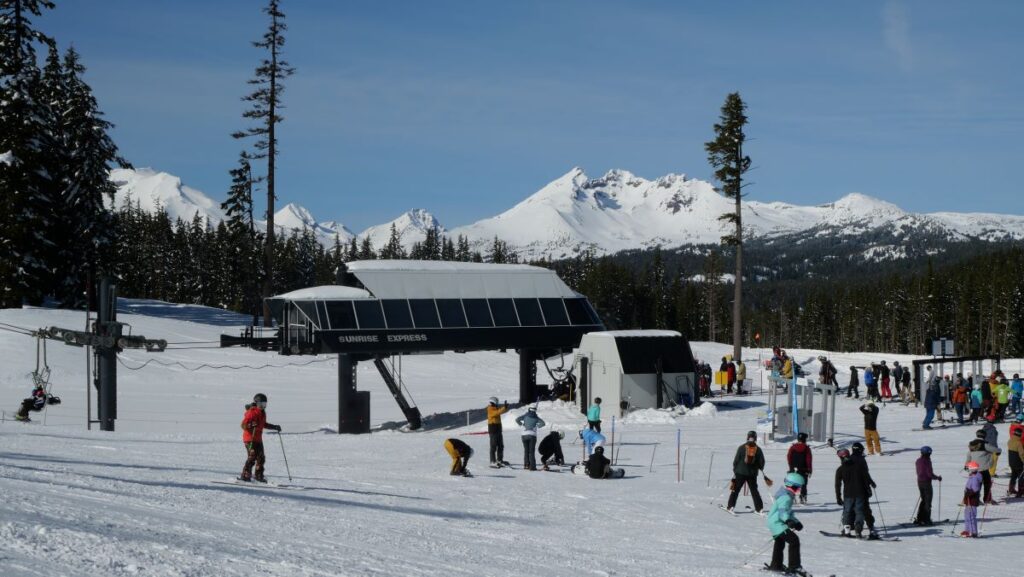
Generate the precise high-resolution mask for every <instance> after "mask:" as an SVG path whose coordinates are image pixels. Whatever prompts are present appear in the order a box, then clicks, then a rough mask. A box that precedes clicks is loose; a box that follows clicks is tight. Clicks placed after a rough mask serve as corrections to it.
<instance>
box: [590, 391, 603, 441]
mask: <svg viewBox="0 0 1024 577" xmlns="http://www.w3.org/2000/svg"><path fill="white" fill-rule="evenodd" d="M587 425H589V426H590V428H591V429H592V430H594V431H597V432H598V433H600V432H601V397H597V398H596V399H594V404H593V405H590V408H589V409H587Z"/></svg>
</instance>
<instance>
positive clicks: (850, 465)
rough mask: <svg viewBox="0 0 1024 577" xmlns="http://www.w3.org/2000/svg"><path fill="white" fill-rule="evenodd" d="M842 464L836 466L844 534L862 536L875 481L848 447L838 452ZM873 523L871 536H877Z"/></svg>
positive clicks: (837, 500) (870, 527)
mask: <svg viewBox="0 0 1024 577" xmlns="http://www.w3.org/2000/svg"><path fill="white" fill-rule="evenodd" d="M836 456H838V457H839V460H840V464H839V467H838V468H836V503H838V504H839V505H842V507H843V535H844V536H847V537H854V536H856V537H858V538H859V537H861V536H862V533H863V531H864V523H865V521H866V520H867V503H868V499H869V497H870V496H871V489H870V487H873V486H874V484H875V482H874V481H873V480H872V479H871V474H870V473H869V472H868V470H867V467H866V466H861V464H860V463H858V461H857V459H855V458H854V456H853V455H852V454H851V453H850V451H848V450H846V449H840V450H839V451H837V452H836ZM872 525H873V523H872V524H869V525H868V527H869V531H870V536H869V537H868V538H869V539H870V538H876V539H877V535H875V532H874V530H873V529H872Z"/></svg>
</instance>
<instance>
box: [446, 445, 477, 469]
mask: <svg viewBox="0 0 1024 577" xmlns="http://www.w3.org/2000/svg"><path fill="white" fill-rule="evenodd" d="M444 450H445V451H448V456H450V457H451V458H452V470H451V472H450V473H448V474H449V475H461V476H463V477H472V476H473V475H471V474H470V473H469V469H468V468H467V467H468V466H469V458H470V457H472V456H473V448H472V447H470V446H469V445H467V444H466V443H463V442H462V441H460V440H458V439H448V440H446V441H445V442H444Z"/></svg>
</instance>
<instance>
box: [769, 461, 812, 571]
mask: <svg viewBox="0 0 1024 577" xmlns="http://www.w3.org/2000/svg"><path fill="white" fill-rule="evenodd" d="M805 482H806V480H805V479H804V476H803V475H801V474H800V473H789V474H787V475H786V481H785V486H784V487H783V488H782V490H780V491H779V492H778V494H777V495H776V496H775V504H773V505H772V510H771V512H769V513H768V530H769V531H771V532H772V538H774V539H775V548H774V549H773V550H772V562H771V564H770V565H768V566H767V568H768V570H769V571H779V572H784V573H793V574H796V575H806V572H805V571H804V569H803V567H801V566H800V538H799V537H797V535H796V533H795V531H800V530H801V529H803V528H804V525H803V523H801V522H800V520H799V519H797V518H796V515H794V514H793V498H794V497H795V496H796V495H797V494H799V493H800V488H801V487H803V486H804V483H805ZM787 544H788V545H789V565H788V566H784V565H783V564H782V553H783V552H784V550H785V549H786V545H787Z"/></svg>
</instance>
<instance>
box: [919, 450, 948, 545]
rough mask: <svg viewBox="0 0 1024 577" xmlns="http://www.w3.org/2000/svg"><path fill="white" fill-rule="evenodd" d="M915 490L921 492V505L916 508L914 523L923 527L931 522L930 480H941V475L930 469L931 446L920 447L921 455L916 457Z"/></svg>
mask: <svg viewBox="0 0 1024 577" xmlns="http://www.w3.org/2000/svg"><path fill="white" fill-rule="evenodd" d="M916 466H917V490H918V492H920V494H921V506H920V507H918V509H917V515H916V516H915V517H914V524H915V525H921V526H923V527H928V526H931V524H932V481H938V482H940V483H941V482H942V477H940V476H938V475H936V474H935V472H934V471H933V470H932V448H931V447H929V446H927V445H925V446H924V447H921V456H920V457H918V459H917V463H916Z"/></svg>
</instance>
